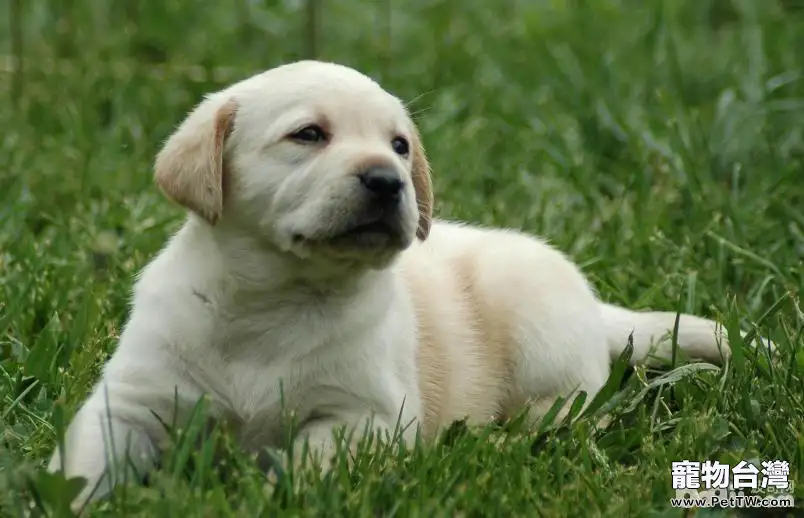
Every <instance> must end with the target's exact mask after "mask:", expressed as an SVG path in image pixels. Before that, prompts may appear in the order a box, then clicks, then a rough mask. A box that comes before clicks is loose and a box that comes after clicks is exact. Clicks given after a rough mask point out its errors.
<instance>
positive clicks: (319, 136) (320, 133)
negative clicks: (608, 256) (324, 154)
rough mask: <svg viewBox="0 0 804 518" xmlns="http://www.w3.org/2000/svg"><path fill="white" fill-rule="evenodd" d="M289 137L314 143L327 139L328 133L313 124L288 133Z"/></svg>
mask: <svg viewBox="0 0 804 518" xmlns="http://www.w3.org/2000/svg"><path fill="white" fill-rule="evenodd" d="M288 138H291V139H293V140H296V141H298V142H305V143H313V142H321V141H324V140H326V139H327V135H326V134H325V133H324V130H322V129H321V127H320V126H316V125H315V124H311V125H309V126H305V127H303V128H302V129H300V130H299V131H296V132H294V133H291V134H290V135H288Z"/></svg>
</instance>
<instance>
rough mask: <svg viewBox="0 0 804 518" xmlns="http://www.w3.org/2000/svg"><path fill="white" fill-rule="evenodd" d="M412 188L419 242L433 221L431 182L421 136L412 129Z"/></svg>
mask: <svg viewBox="0 0 804 518" xmlns="http://www.w3.org/2000/svg"><path fill="white" fill-rule="evenodd" d="M412 171H413V172H412V175H411V176H412V179H413V188H414V189H415V191H416V205H418V207H419V227H418V228H417V229H416V237H418V238H419V240H420V241H424V240H425V239H427V236H428V235H430V226H431V225H432V220H433V201H434V200H433V180H432V178H431V176H430V162H428V160H427V155H426V153H425V151H424V145H423V144H422V139H421V135H419V132H418V130H415V129H414V133H413V170H412Z"/></svg>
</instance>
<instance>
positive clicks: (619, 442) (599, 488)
mask: <svg viewBox="0 0 804 518" xmlns="http://www.w3.org/2000/svg"><path fill="white" fill-rule="evenodd" d="M129 4H130V5H129ZM137 4H138V3H136V2H129V3H122V2H121V3H119V5H118V7H115V8H111V7H109V6H110V5H112V2H101V1H95V0H86V1H84V2H75V3H73V2H45V1H43V0H30V1H28V2H27V3H26V2H22V1H20V0H0V9H2V10H3V11H2V12H3V13H4V14H3V15H0V51H2V53H3V54H6V55H7V56H11V55H13V54H19V53H21V55H22V58H23V60H22V65H23V66H22V67H18V66H17V65H16V64H15V61H14V60H12V59H3V61H2V62H0V66H1V67H2V70H0V92H2V93H1V94H0V95H2V100H0V102H2V104H1V105H0V106H2V108H0V128H2V132H0V164H1V166H0V180H1V181H2V184H0V421H1V422H2V427H3V437H2V443H0V512H1V513H2V514H4V515H8V516H23V515H24V514H26V513H31V514H32V515H34V516H36V515H54V513H58V512H59V511H58V509H59V508H60V507H59V505H60V504H59V502H61V501H63V499H64V497H65V495H66V494H68V493H69V484H65V483H64V481H63V480H61V479H60V478H58V477H48V476H45V475H44V474H43V473H42V472H41V471H40V470H41V467H42V465H43V463H44V462H45V460H46V459H47V457H48V456H49V454H50V451H51V449H52V448H53V446H54V443H55V440H56V439H55V438H56V426H55V425H54V423H57V422H59V420H60V419H61V420H62V421H64V420H66V419H68V418H69V416H70V415H72V412H74V411H75V409H76V406H77V405H78V404H79V403H80V402H81V400H82V398H83V397H84V396H85V395H86V393H87V391H88V389H89V387H90V386H91V384H92V383H93V382H94V380H95V379H96V378H97V376H98V373H99V369H100V367H101V365H102V364H103V362H104V361H105V359H106V358H108V355H109V354H110V353H111V352H112V351H113V350H114V348H115V344H116V339H117V336H118V334H119V330H120V327H121V325H122V323H123V322H124V320H125V318H126V314H127V302H128V297H129V293H130V288H131V284H132V282H133V279H134V276H135V275H136V273H137V271H138V269H139V268H141V267H142V266H143V265H144V264H145V263H146V262H147V261H148V259H149V258H150V257H152V256H153V254H154V253H155V252H156V251H157V250H158V249H159V248H160V246H161V245H162V244H163V242H164V241H165V239H166V237H167V236H168V235H169V234H170V233H171V232H172V231H174V230H175V229H176V228H177V227H178V225H179V224H180V222H181V218H182V213H181V212H180V211H179V210H178V209H177V208H176V207H175V206H172V205H170V204H169V203H168V202H167V201H166V200H165V199H163V198H162V197H161V196H160V195H159V193H158V192H157V189H156V188H155V187H154V185H153V182H152V177H151V174H152V173H151V164H152V161H153V157H154V154H155V153H156V151H157V149H158V147H159V146H160V144H161V142H162V141H163V139H164V138H165V137H166V136H167V135H168V134H169V133H170V131H171V130H172V129H173V128H174V127H175V125H176V124H177V123H178V122H179V121H180V119H181V118H182V117H183V116H184V114H185V113H186V111H187V110H188V109H189V108H190V107H191V106H192V105H193V104H194V103H195V102H197V101H198V100H199V98H200V96H201V95H202V94H203V93H205V92H208V91H211V90H214V89H217V88H220V87H222V86H224V85H225V84H226V83H228V82H230V81H233V80H235V79H239V78H242V77H245V76H247V75H249V74H251V73H253V72H256V71H259V70H262V69H264V68H269V67H272V66H275V65H277V64H279V63H281V62H283V61H289V60H294V59H298V58H302V57H306V56H309V55H311V54H312V55H316V56H318V57H320V58H324V59H328V60H335V61H339V62H342V63H345V64H349V65H352V66H355V67H357V68H359V69H361V70H362V71H364V72H366V73H368V74H370V75H372V76H374V77H375V78H377V79H378V80H380V81H381V82H382V83H383V84H384V85H385V86H386V87H387V88H388V89H389V90H391V91H392V92H394V93H396V94H397V95H399V96H401V97H402V98H404V99H406V100H409V101H410V102H411V106H412V109H413V110H414V111H415V112H416V114H417V120H418V122H419V124H420V126H421V131H422V133H423V137H424V141H425V143H426V146H427V148H428V150H429V154H430V157H431V159H432V164H433V169H434V174H435V185H436V196H437V203H436V211H437V213H438V215H439V216H440V217H445V218H460V219H466V220H469V221H474V222H480V223H484V224H494V225H507V226H512V227H517V228H522V229H525V230H528V231H532V232H534V233H538V234H540V235H542V236H544V237H546V238H548V239H549V240H550V241H551V242H552V243H554V244H555V245H556V246H558V247H560V248H561V249H563V250H565V251H566V252H567V253H569V254H570V255H571V256H572V257H573V258H574V259H575V260H577V261H578V262H579V263H580V264H581V265H582V267H583V269H584V270H585V272H587V274H588V275H589V276H590V277H591V278H592V279H593V281H594V282H595V284H596V286H597V287H598V289H599V291H600V294H601V296H602V297H603V298H604V299H606V300H611V301H615V302H617V303H622V304H626V305H628V306H631V307H634V308H658V309H667V310H676V309H680V310H684V311H689V312H693V313H697V314H702V315H707V316H712V317H717V318H721V319H722V320H723V321H725V322H727V323H728V324H729V326H731V328H732V330H733V329H734V328H735V327H736V326H743V327H744V328H746V329H757V331H759V332H760V333H761V334H763V335H768V336H771V337H773V338H774V339H775V340H776V341H777V343H778V344H779V346H780V349H781V351H780V360H779V361H778V362H775V363H771V364H769V363H768V362H767V361H762V360H761V359H760V360H755V359H754V358H753V357H752V355H750V354H748V353H746V354H745V355H741V354H739V351H742V350H743V346H742V345H741V344H740V343H737V344H736V349H737V351H738V354H736V357H735V359H734V361H733V362H732V363H731V364H729V365H728V366H727V367H726V368H725V369H723V370H722V371H708V370H707V371H695V372H686V371H684V370H679V371H674V373H675V374H677V375H673V376H670V377H669V378H656V377H655V374H654V373H650V372H646V371H644V370H643V369H637V370H636V371H635V372H634V373H632V375H631V376H629V377H627V379H624V380H622V383H620V380H619V379H614V380H613V383H614V385H613V386H615V388H617V391H616V394H615V395H614V396H613V397H612V398H611V399H609V401H608V402H609V403H612V404H613V405H614V410H613V412H614V419H613V422H612V424H611V425H610V426H609V427H608V428H606V429H604V430H602V431H595V430H594V429H593V427H592V426H591V421H590V420H589V419H585V418H584V419H581V420H580V421H579V422H577V423H576V424H573V425H571V426H569V427H559V428H557V430H559V431H550V432H548V433H545V434H542V435H540V436H535V435H533V434H528V433H525V432H524V431H521V430H516V429H515V428H516V427H515V426H513V427H512V428H514V429H512V430H495V429H489V430H461V429H460V427H456V428H455V429H454V430H453V433H450V434H448V436H446V437H445V438H444V440H442V441H441V442H439V443H437V444H433V445H428V446H424V445H418V446H415V447H412V448H411V451H407V452H403V453H401V454H398V455H390V454H383V453H382V452H374V454H372V452H371V451H368V450H367V451H366V452H365V454H363V455H361V456H360V457H359V458H358V461H357V465H356V467H355V469H354V470H353V472H352V473H349V472H347V470H346V469H345V468H342V467H341V468H339V469H336V471H335V473H334V475H333V476H332V477H331V478H328V479H325V480H324V481H322V482H314V481H312V480H311V479H309V477H307V478H305V477H304V476H303V477H302V478H301V480H299V481H296V482H290V481H291V480H292V478H290V477H280V479H279V480H280V483H279V485H278V486H277V487H276V488H273V489H272V487H273V486H271V485H270V484H269V485H268V486H266V477H265V475H264V474H262V473H260V472H258V471H257V470H256V468H255V466H254V463H253V462H252V461H251V460H250V459H248V458H246V457H244V456H243V455H241V454H238V452H237V450H236V448H232V447H230V446H227V442H226V441H225V440H221V441H218V443H217V444H218V446H217V451H218V453H219V454H220V455H221V456H222V458H223V459H224V460H223V461H221V462H220V464H216V463H215V462H213V461H212V460H210V459H211V452H212V446H213V442H209V441H208V442H207V446H208V447H209V448H208V449H203V448H202V449H197V450H193V449H189V448H188V447H187V445H188V444H189V443H188V442H187V440H186V439H187V438H186V437H184V438H183V437H178V438H177V447H176V448H175V450H174V451H173V452H172V453H171V454H170V455H169V456H168V460H167V462H166V466H165V468H164V469H163V470H162V471H161V472H160V473H159V474H158V475H156V477H155V479H154V480H153V481H152V484H151V486H150V487H147V488H146V487H140V486H138V485H135V484H131V485H129V486H126V487H125V488H123V489H121V490H120V491H119V492H117V493H116V494H115V497H114V498H113V499H112V500H111V501H109V502H106V503H102V504H100V505H98V506H95V507H94V508H92V509H91V510H90V511H91V512H90V513H89V514H91V515H93V516H121V515H132V516H135V515H136V516H149V517H151V516H164V517H173V516H186V517H189V516H204V517H212V516H243V517H254V516H275V515H288V516H290V515H300V516H391V515H394V516H421V517H431V516H456V515H462V516H549V517H564V516H578V517H587V516H604V517H608V516H612V517H613V516H635V517H642V516H646V517H647V516H657V517H658V516H668V517H669V516H682V515H684V512H683V511H681V510H678V509H672V508H671V507H670V504H669V498H670V497H671V496H672V490H671V483H670V463H671V461H676V460H683V459H689V460H698V461H703V460H707V459H711V460H720V461H722V462H727V463H729V464H732V465H733V464H735V463H736V462H738V461H739V460H741V459H777V458H778V459H784V460H788V461H790V463H791V466H792V473H791V479H793V480H794V481H796V482H798V486H797V489H796V496H797V498H798V500H799V501H800V502H804V483H802V482H804V436H803V435H802V431H804V348H803V347H802V346H803V345H804V338H802V336H803V335H802V331H803V330H804V310H803V309H802V306H801V301H800V299H799V297H800V295H801V288H802V286H804V264H803V263H802V260H803V259H802V258H804V210H802V207H804V167H802V165H803V164H802V163H803V162H804V126H802V121H804V82H803V80H804V78H803V77H802V74H804V58H803V57H802V54H801V49H804V11H801V8H800V7H797V4H796V3H795V2H789V1H788V2H782V1H781V0H763V1H762V2H760V1H758V0H757V1H751V0H742V1H734V2H731V3H729V2H727V1H726V0H709V1H700V2H695V1H693V0H667V1H665V2H657V1H654V0H647V1H646V0H598V1H593V0H587V1H581V0H575V1H571V0H563V1H562V0H553V1H551V2H547V1H536V0H527V1H525V0H518V1H517V0H497V1H496V2H490V1H489V0H460V1H458V0H429V1H424V0H415V1H409V2H402V1H398V0H390V1H383V2H380V1H375V2H359V1H357V0H343V1H338V2H334V1H332V2H323V7H321V9H320V11H319V12H317V13H316V14H317V16H316V17H314V18H315V19H316V20H317V27H313V28H312V29H311V28H310V13H309V11H308V9H307V7H306V6H305V4H304V3H303V2H301V1H298V2H289V1H288V2H279V1H269V0H265V1H263V2H256V1H252V2H249V1H247V0H237V1H235V0H233V1H232V2H230V3H229V4H230V7H228V8H227V7H224V6H225V5H227V4H226V3H224V2H219V3H213V2H190V1H189V0H165V1H164V2H162V3H160V2H140V3H139V4H141V7H139V8H137V7H133V6H136V5H137ZM115 5H117V3H116V4H115ZM146 5H147V6H146ZM15 6H16V7H18V8H19V9H18V10H17V11H16V12H15V11H14V7H15ZM231 6H237V8H233V7H231ZM5 13H9V14H10V15H13V16H15V17H18V16H19V17H20V18H19V19H15V20H14V21H11V20H12V19H11V18H10V17H9V16H5ZM20 70H21V72H20ZM732 337H734V335H732ZM679 368H681V369H683V367H679ZM681 374H688V375H686V376H681ZM657 379H659V380H660V381H659V382H656V380H657ZM651 383H652V384H651ZM223 439H225V437H224V438H223ZM26 509H27V510H28V511H25V510H26ZM62 509H63V507H62ZM732 512H733V511H732ZM766 512H767V511H766ZM799 512H804V511H801V509H799ZM714 514H715V513H707V512H703V511H702V512H699V513H698V516H712V515H714ZM724 514H726V515H728V514H729V512H725V513H724ZM63 515H64V514H62V516H63ZM761 515H762V514H757V516H761ZM764 516H768V514H765V515H764Z"/></svg>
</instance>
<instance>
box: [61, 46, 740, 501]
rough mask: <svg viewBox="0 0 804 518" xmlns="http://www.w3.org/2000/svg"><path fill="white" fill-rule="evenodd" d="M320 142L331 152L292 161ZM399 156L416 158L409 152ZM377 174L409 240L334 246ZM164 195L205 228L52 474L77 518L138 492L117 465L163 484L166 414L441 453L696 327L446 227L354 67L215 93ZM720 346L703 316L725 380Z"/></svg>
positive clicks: (399, 112) (598, 383) (567, 267)
mask: <svg viewBox="0 0 804 518" xmlns="http://www.w3.org/2000/svg"><path fill="white" fill-rule="evenodd" d="M311 122H315V123H318V124H319V125H321V126H322V128H324V129H325V130H326V131H327V132H328V133H330V134H331V139H330V140H329V141H328V142H327V143H326V144H300V143H298V142H294V141H292V140H288V138H287V137H286V136H287V135H288V134H289V133H291V132H293V131H296V130H297V129H299V128H300V127H301V126H303V125H304V124H308V123H311ZM396 135H401V136H403V137H405V138H406V139H407V140H408V141H409V142H410V143H411V152H410V153H409V154H406V155H405V156H402V155H399V154H396V153H394V151H393V149H392V148H391V145H390V141H391V139H392V138H393V137H394V136H396ZM372 165H380V166H382V167H386V168H390V169H391V170H393V171H396V173H397V174H398V175H399V177H400V178H401V179H402V180H403V182H404V190H403V193H402V194H403V195H402V199H401V201H400V209H399V212H398V217H397V222H398V235H397V236H396V240H394V239H391V238H388V237H387V236H382V235H379V236H378V235H368V236H363V237H361V238H360V239H358V240H357V241H354V242H351V243H350V244H343V243H337V242H333V241H332V239H331V238H332V236H334V235H336V234H338V232H341V231H342V230H344V229H345V228H347V227H348V226H349V225H354V224H356V223H359V222H360V220H361V218H363V217H364V216H363V214H364V213H365V211H364V208H365V200H364V198H363V194H362V191H361V190H360V187H359V182H357V180H356V174H357V172H358V171H362V170H365V169H366V167H370V166H372ZM156 177H157V181H158V182H159V184H160V186H161V188H162V190H163V191H164V192H165V193H166V195H167V196H169V197H170V198H171V199H173V200H174V201H176V202H177V203H179V204H181V205H183V206H184V207H186V208H188V209H189V211H190V212H189V216H188V219H187V222H186V223H185V225H184V226H183V228H182V229H181V230H180V231H179V232H178V233H177V234H176V235H175V236H174V237H173V238H172V239H170V240H169V242H168V243H167V245H166V246H165V247H164V249H163V250H162V251H161V252H160V253H159V254H158V255H157V256H156V257H155V258H154V259H153V261H152V262H151V263H150V264H148V265H147V267H146V268H145V269H144V270H143V271H142V273H141V275H140V276H139V278H138V280H137V282H136V286H135V289H134V295H133V303H132V310H131V314H130V319H129V321H128V323H127V325H126V326H125V329H124V332H123V333H122V336H121V338H120V342H119V345H118V347H117V350H116V351H115V353H114V355H113V356H112V357H111V359H110V360H109V361H108V363H107V365H106V366H105V369H104V371H103V375H102V379H101V380H100V381H99V382H98V384H97V386H96V387H95V388H94V389H93V391H92V393H91V395H90V396H89V398H88V399H87V400H86V401H85V402H84V403H83V405H82V406H81V408H80V410H79V412H78V413H77V415H76V416H75V418H74V420H73V421H72V423H71V424H70V426H69V429H68V432H67V437H66V441H65V445H64V451H65V453H66V459H64V460H65V461H66V462H64V463H62V459H61V456H60V455H59V453H58V451H57V452H56V453H54V456H53V459H52V461H51V463H50V469H51V470H56V469H59V468H61V467H63V468H64V470H65V472H66V474H67V475H68V476H82V477H86V478H87V479H88V480H89V484H88V486H87V488H86V489H85V491H84V492H83V493H82V494H81V496H80V497H79V498H78V499H77V500H76V503H75V504H74V505H75V506H79V505H81V504H82V503H84V502H85V501H86V500H87V499H88V498H89V493H90V491H91V490H92V489H93V488H94V486H95V485H96V484H99V486H98V490H97V491H96V494H95V496H100V495H103V494H106V493H107V492H108V491H109V490H110V489H111V487H112V486H113V485H114V484H115V483H116V480H115V479H113V478H110V477H103V474H104V471H105V468H106V467H107V453H106V452H107V451H108V452H110V456H109V457H108V458H109V459H118V461H119V460H120V459H121V458H122V456H123V455H124V453H125V452H126V449H128V455H129V456H130V457H131V459H132V462H133V463H134V464H135V465H136V466H137V467H138V468H139V469H140V470H141V471H147V470H148V469H150V468H151V467H152V466H153V463H154V461H155V459H156V458H157V457H158V451H159V448H160V446H161V445H162V444H163V443H164V441H165V440H166V434H165V432H164V429H163V428H162V425H161V424H159V422H158V420H157V419H156V418H155V417H153V414H152V412H154V413H156V414H159V415H160V417H161V418H162V419H163V420H164V421H165V422H177V423H182V422H183V420H184V419H186V418H187V415H188V413H189V412H190V410H191V409H192V407H193V405H194V404H195V403H196V401H197V400H198V399H199V398H200V397H201V396H203V395H206V396H207V397H208V398H209V401H210V404H211V409H212V411H213V417H214V418H218V419H222V420H225V421H226V422H227V423H229V425H230V426H231V427H232V428H233V430H234V431H235V433H237V435H238V437H239V438H240V440H241V443H242V445H243V447H244V448H246V449H250V450H255V451H256V450H259V449H260V448H261V447H264V446H279V445H281V440H282V438H283V436H284V435H283V432H284V430H283V428H282V427H281V426H280V414H281V408H280V402H281V401H280V398H281V397H284V400H285V401H286V404H287V405H288V406H289V408H292V409H293V411H294V412H295V414H296V416H297V418H298V421H299V422H300V423H301V425H302V427H301V434H300V435H299V438H298V439H297V440H303V439H304V438H305V437H307V438H309V439H310V444H311V445H313V446H316V447H317V448H318V449H319V451H321V452H324V453H326V452H331V451H332V450H331V448H332V447H333V445H332V442H331V432H332V430H333V429H334V428H335V427H337V426H341V425H346V426H363V424H364V423H365V422H366V420H367V419H369V418H372V419H373V424H374V426H375V427H376V428H378V429H380V430H391V429H393V428H394V427H395V425H396V423H397V419H398V417H399V416H400V412H401V416H402V422H403V424H404V423H408V422H412V423H414V426H411V427H409V428H408V429H407V431H406V433H405V436H406V438H407V439H410V438H411V437H413V434H414V433H415V430H416V426H420V427H421V430H422V432H423V434H424V436H425V437H426V438H429V437H432V436H433V435H434V434H435V433H437V431H438V429H439V428H440V427H442V426H444V425H448V424H449V423H450V422H452V421H453V420H456V419H462V418H468V419H469V421H470V422H477V423H480V422H485V421H488V419H489V418H491V417H495V416H496V417H500V416H506V415H511V414H512V413H515V412H518V410H519V409H520V408H522V406H523V405H524V404H525V403H526V402H528V401H530V402H531V403H533V406H532V409H531V413H532V416H533V418H534V419H538V417H539V416H540V415H541V414H542V413H543V412H544V411H545V410H546V409H547V408H549V407H550V405H551V404H552V403H553V401H554V400H555V399H556V398H557V397H559V396H567V395H570V394H572V393H573V392H574V391H576V390H586V391H588V392H589V393H590V394H589V396H590V397H589V399H588V400H591V396H593V395H594V394H595V393H596V392H597V391H598V390H599V389H600V388H601V387H602V386H603V384H604V383H605V381H606V379H607V376H608V374H609V370H610V362H611V359H612V357H616V356H617V355H618V354H619V353H620V352H621V351H622V349H623V348H624V347H625V345H626V343H627V341H628V336H629V334H630V333H631V332H633V333H634V345H635V355H634V357H635V360H644V359H646V357H647V355H648V349H649V347H650V346H651V343H652V342H654V341H655V340H659V339H660V338H662V337H663V336H665V335H666V334H667V333H668V332H669V331H670V330H671V329H672V328H673V326H674V321H675V314H674V313H655V312H654V313H637V312H633V311H630V310H626V309H623V308H618V307H614V306H610V305H607V304H603V303H601V302H600V301H599V300H598V299H597V298H596V296H595V293H594V291H593V289H592V288H591V287H590V285H589V284H588V282H587V281H586V279H585V278H584V276H583V275H582V273H581V272H580V271H579V269H578V268H577V267H576V266H575V265H574V264H573V263H572V262H571V261H569V260H568V259H567V258H565V257H564V256H563V255H562V254H561V253H560V252H558V251H556V250H555V249H553V248H551V247H550V246H548V245H547V244H545V243H544V242H542V241H540V240H539V239H537V238H535V237H532V236H527V235H525V234H522V233H519V232H516V231H513V230H502V229H500V230H495V229H482V228H478V227H474V226H469V225H462V224H459V223H450V222H444V221H434V222H431V210H432V191H431V187H430V177H429V167H428V166H427V163H426V158H425V155H424V152H423V149H422V148H421V145H420V142H419V141H418V136H417V134H416V129H415V127H414V126H413V123H412V122H411V120H410V118H409V116H408V114H407V112H406V110H405V108H404V106H403V104H402V103H401V102H400V101H398V100H397V99H396V98H394V97H393V96H391V95H390V94H389V93H387V92H385V91H384V90H383V89H382V88H381V87H380V86H379V85H377V84H376V83H374V82H373V81H372V80H370V79H369V78H367V77H365V76H363V75H362V74H360V73H359V72H357V71H354V70H351V69H349V68H346V67H343V66H339V65H335V64H328V63H321V62H311V61H305V62H298V63H294V64H289V65H284V66H281V67H278V68H275V69H272V70H269V71H267V72H265V73H262V74H259V75H256V76H254V77H251V78H249V79H246V80H244V81H242V82H240V83H237V84H235V85H232V86H231V87H229V88H227V89H225V90H223V91H221V92H217V93H214V94H212V95H211V96H209V97H208V98H207V99H205V100H204V101H203V102H202V103H201V105H200V106H199V107H198V108H197V109H196V110H194V111H193V113H192V114H191V115H190V116H189V117H188V118H187V120H186V121H185V122H184V123H183V124H182V125H181V126H180V127H179V128H178V129H177V131H176V133H175V134H174V135H173V136H172V137H171V138H170V139H169V140H168V142H167V143H166V144H165V147H164V149H163V150H162V152H161V153H160V155H159V157H158V159H157V163H156ZM417 233H418V235H419V238H420V239H416V235H417ZM720 340H723V343H724V344H725V339H724V338H723V337H722V336H720V335H719V333H718V331H717V330H716V325H715V323H714V322H712V321H709V320H705V319H701V318H697V317H694V316H690V315H683V316H682V317H681V320H680V329H679V336H678V341H679V345H680V346H681V348H682V349H684V350H686V351H687V352H689V353H690V354H692V355H694V356H696V357H699V358H702V359H706V360H711V361H716V362H718V361H720V360H721V353H720V349H719V347H718V342H719V341H720ZM667 343H668V342H667V341H666V340H665V345H664V347H663V349H662V348H660V350H659V352H658V354H659V355H664V356H667V354H668V347H667ZM723 353H724V354H725V355H728V348H727V347H724V348H723ZM280 382H281V384H282V387H281V388H282V392H280ZM176 394H178V402H176V401H174V396H175V395H176ZM403 402H404V405H403ZM174 408H175V409H177V410H178V416H174V415H173V410H174ZM174 418H175V419H174ZM110 430H111V433H110ZM109 437H113V438H114V441H109V440H108V439H109ZM112 442H113V443H114V444H112Z"/></svg>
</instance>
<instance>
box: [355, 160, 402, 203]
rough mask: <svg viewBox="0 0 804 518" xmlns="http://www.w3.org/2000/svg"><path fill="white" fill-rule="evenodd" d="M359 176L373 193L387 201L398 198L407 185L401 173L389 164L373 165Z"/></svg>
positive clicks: (361, 181)
mask: <svg viewBox="0 0 804 518" xmlns="http://www.w3.org/2000/svg"><path fill="white" fill-rule="evenodd" d="M357 177H358V178H359V179H360V183H361V184H362V185H363V187H365V188H366V189H367V190H368V191H369V192H370V193H371V194H372V195H374V196H376V197H378V198H381V199H383V200H386V201H396V200H398V199H399V196H400V194H401V193H402V188H403V187H404V185H405V184H404V182H403V181H402V179H401V178H400V177H399V173H397V172H396V171H395V170H394V169H393V168H391V167H387V166H376V167H371V168H369V169H367V170H365V171H363V172H362V173H360V174H359V175H357Z"/></svg>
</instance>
